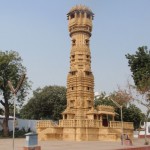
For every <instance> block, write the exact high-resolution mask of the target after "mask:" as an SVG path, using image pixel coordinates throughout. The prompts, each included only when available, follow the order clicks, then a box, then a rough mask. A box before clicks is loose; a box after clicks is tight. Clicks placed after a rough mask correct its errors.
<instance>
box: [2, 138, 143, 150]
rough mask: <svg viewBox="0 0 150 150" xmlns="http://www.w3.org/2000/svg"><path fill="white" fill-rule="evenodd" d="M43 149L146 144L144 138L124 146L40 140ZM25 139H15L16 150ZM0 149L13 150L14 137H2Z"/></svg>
mask: <svg viewBox="0 0 150 150" xmlns="http://www.w3.org/2000/svg"><path fill="white" fill-rule="evenodd" d="M38 145H39V146H41V150H117V149H121V148H123V147H124V148H127V147H137V146H138V147H139V146H144V139H134V140H133V146H122V145H121V143H120V142H102V141H84V142H75V141H71V142H69V141H39V142H38ZM24 146H25V139H15V150H23V147H24ZM0 150H13V141H12V139H0Z"/></svg>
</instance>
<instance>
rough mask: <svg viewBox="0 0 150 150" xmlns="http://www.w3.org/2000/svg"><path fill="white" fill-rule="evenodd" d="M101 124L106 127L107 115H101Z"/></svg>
mask: <svg viewBox="0 0 150 150" xmlns="http://www.w3.org/2000/svg"><path fill="white" fill-rule="evenodd" d="M102 125H103V126H104V127H108V117H107V116H106V115H103V117H102Z"/></svg>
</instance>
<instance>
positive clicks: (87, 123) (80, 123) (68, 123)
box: [59, 119, 102, 128]
mask: <svg viewBox="0 0 150 150" xmlns="http://www.w3.org/2000/svg"><path fill="white" fill-rule="evenodd" d="M59 126H60V127H95V128H99V127H101V126H102V121H99V120H73V119H69V120H60V121H59Z"/></svg>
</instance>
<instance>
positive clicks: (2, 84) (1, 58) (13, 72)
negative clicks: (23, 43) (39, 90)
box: [0, 51, 30, 136]
mask: <svg viewBox="0 0 150 150" xmlns="http://www.w3.org/2000/svg"><path fill="white" fill-rule="evenodd" d="M24 73H26V68H25V67H24V66H23V65H22V59H21V57H20V56H19V54H18V53H17V52H15V51H5V52H3V51H0V94H1V95H2V96H1V99H0V103H1V105H2V106H3V107H4V110H5V112H4V115H5V119H4V122H3V129H4V132H5V135H6V136H8V118H9V107H10V106H12V105H13V94H12V93H11V90H10V89H9V87H8V81H11V83H12V85H13V87H14V88H16V86H17V84H18V81H19V79H20V77H21V75H22V74H24ZM28 89H30V85H29V82H28V81H27V78H26V79H25V80H24V83H23V85H22V87H21V89H20V90H19V92H18V94H17V104H18V106H21V105H22V104H23V102H24V98H25V96H26V95H27V94H28V92H27V91H28Z"/></svg>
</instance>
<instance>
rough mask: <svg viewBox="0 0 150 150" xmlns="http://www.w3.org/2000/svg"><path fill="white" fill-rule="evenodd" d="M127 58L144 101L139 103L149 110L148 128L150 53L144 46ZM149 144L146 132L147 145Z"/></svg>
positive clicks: (137, 88) (136, 86)
mask: <svg viewBox="0 0 150 150" xmlns="http://www.w3.org/2000/svg"><path fill="white" fill-rule="evenodd" d="M125 56H126V58H127V59H128V65H129V67H130V70H131V72H132V77H133V80H134V84H135V88H136V90H137V91H138V92H139V93H140V94H141V95H142V99H141V100H139V101H140V103H141V104H142V105H144V106H145V107H146V108H147V111H146V115H145V116H146V118H145V124H146V125H145V127H146V126H147V120H148V117H149V114H150V51H148V48H147V47H146V46H142V47H139V48H138V50H137V51H136V53H135V54H132V55H130V54H127V55H125ZM143 98H144V100H143ZM147 143H148V141H147V138H146V130H145V144H147Z"/></svg>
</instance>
